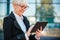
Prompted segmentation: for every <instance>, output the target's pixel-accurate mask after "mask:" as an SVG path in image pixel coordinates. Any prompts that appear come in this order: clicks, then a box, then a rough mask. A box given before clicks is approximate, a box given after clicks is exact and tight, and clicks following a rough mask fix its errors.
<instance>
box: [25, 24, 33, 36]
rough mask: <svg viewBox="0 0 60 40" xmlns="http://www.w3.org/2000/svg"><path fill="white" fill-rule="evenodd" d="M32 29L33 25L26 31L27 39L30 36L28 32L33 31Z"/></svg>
mask: <svg viewBox="0 0 60 40" xmlns="http://www.w3.org/2000/svg"><path fill="white" fill-rule="evenodd" d="M33 27H34V25H32V26H31V27H30V28H29V29H28V31H27V32H26V34H27V36H28V37H29V36H30V34H31V33H30V32H31V30H32V29H33Z"/></svg>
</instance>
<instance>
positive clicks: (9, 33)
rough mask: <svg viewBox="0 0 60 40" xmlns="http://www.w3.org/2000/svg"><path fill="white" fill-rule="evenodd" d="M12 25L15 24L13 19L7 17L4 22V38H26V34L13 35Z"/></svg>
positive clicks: (13, 39)
mask: <svg viewBox="0 0 60 40" xmlns="http://www.w3.org/2000/svg"><path fill="white" fill-rule="evenodd" d="M12 25H13V21H12V20H11V19H9V18H8V17H5V18H4V23H3V31H4V40H18V39H20V40H23V39H25V35H24V34H20V35H13V27H12ZM17 36H18V37H19V38H18V37H17Z"/></svg>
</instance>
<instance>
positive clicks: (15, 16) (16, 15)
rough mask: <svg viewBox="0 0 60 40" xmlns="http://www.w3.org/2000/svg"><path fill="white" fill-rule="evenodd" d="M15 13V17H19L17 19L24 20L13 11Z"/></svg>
mask: <svg viewBox="0 0 60 40" xmlns="http://www.w3.org/2000/svg"><path fill="white" fill-rule="evenodd" d="M13 13H14V15H15V17H17V18H21V19H22V20H23V16H19V15H17V14H16V13H15V12H14V11H13Z"/></svg>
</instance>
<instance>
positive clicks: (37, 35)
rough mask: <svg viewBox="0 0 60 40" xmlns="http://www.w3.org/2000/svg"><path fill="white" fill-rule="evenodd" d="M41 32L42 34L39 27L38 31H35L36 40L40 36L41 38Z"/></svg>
mask: <svg viewBox="0 0 60 40" xmlns="http://www.w3.org/2000/svg"><path fill="white" fill-rule="evenodd" d="M41 32H42V27H40V30H39V29H37V31H36V35H35V36H36V37H37V38H40V36H41Z"/></svg>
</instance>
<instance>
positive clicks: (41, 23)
mask: <svg viewBox="0 0 60 40" xmlns="http://www.w3.org/2000/svg"><path fill="white" fill-rule="evenodd" d="M47 23H48V22H37V23H36V24H35V26H34V27H33V29H32V31H31V33H34V32H36V30H37V29H39V30H40V27H42V31H43V29H44V28H45V27H46V25H47Z"/></svg>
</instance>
